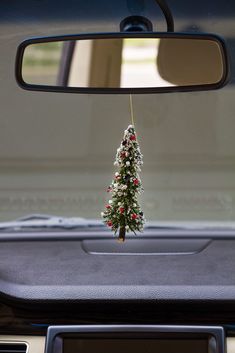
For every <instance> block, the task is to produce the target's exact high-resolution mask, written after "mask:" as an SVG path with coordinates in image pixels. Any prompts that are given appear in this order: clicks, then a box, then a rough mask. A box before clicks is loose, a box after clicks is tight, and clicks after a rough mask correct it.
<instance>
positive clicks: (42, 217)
mask: <svg viewBox="0 0 235 353" xmlns="http://www.w3.org/2000/svg"><path fill="white" fill-rule="evenodd" d="M44 228H52V229H53V228H61V229H76V228H79V229H81V228H88V229H89V228H93V229H97V228H101V229H102V230H103V229H107V230H108V228H107V227H106V225H105V224H104V223H103V221H101V220H99V219H86V218H82V217H59V216H53V215H47V214H30V215H27V216H24V217H22V218H18V219H16V220H13V221H9V222H0V231H1V230H4V229H13V230H21V229H44ZM144 229H145V230H184V231H187V230H195V231H196V230H198V231H200V230H204V231H205V230H235V222H205V221H202V222H199V221H197V222H187V221H186V222H183V221H178V222H177V221H168V222H167V221H149V222H147V223H146V224H145V226H144Z"/></svg>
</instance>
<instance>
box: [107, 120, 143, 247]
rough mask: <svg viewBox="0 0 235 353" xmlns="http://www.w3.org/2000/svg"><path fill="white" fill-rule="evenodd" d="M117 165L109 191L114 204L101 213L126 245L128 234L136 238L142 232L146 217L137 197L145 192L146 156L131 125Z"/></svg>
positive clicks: (119, 152)
mask: <svg viewBox="0 0 235 353" xmlns="http://www.w3.org/2000/svg"><path fill="white" fill-rule="evenodd" d="M114 164H115V165H116V166H118V167H119V170H118V172H117V173H116V174H115V177H114V179H113V181H112V183H111V185H110V186H109V188H108V190H109V192H111V193H112V200H110V201H109V205H107V206H106V210H105V211H104V212H102V217H103V219H104V222H105V223H106V224H107V225H108V226H109V227H112V229H113V230H114V232H115V234H116V233H117V232H119V237H118V239H119V241H124V240H125V235H126V233H127V232H133V233H134V234H136V231H137V232H141V231H143V227H144V223H145V218H144V214H143V212H142V211H141V208H140V205H139V203H138V195H139V194H141V192H142V191H143V188H142V183H141V180H140V177H139V172H140V171H141V169H140V168H141V166H142V165H143V156H142V154H141V152H140V147H139V143H138V142H137V139H136V133H135V129H134V127H133V126H132V125H130V126H128V128H127V130H125V132H124V136H123V139H122V142H121V145H120V147H119V148H118V149H117V154H116V160H115V163H114ZM137 218H138V222H137V221H136V219H137Z"/></svg>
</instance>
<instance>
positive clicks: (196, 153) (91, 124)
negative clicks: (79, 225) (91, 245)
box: [0, 0, 235, 223]
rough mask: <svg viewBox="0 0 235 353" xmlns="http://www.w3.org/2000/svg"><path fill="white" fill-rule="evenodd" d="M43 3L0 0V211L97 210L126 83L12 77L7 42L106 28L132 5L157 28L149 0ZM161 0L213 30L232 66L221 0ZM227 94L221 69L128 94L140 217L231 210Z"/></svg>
mask: <svg viewBox="0 0 235 353" xmlns="http://www.w3.org/2000/svg"><path fill="white" fill-rule="evenodd" d="M53 3H54V2H53V1H51V2H48V3H45V4H44V5H43V6H42V4H41V3H38V4H37V5H34V6H38V8H37V11H35V8H34V6H33V4H32V2H31V1H25V2H24V6H25V11H22V9H21V8H20V6H19V4H17V2H14V3H13V4H10V3H7V2H5V3H4V4H3V5H2V6H3V8H2V10H1V14H0V29H1V31H0V44H1V48H2V49H1V56H0V85H1V93H0V109H1V110H0V111H1V114H0V146H1V148H0V221H1V222H6V221H9V220H13V219H18V218H20V217H23V216H25V215H28V214H52V215H59V216H61V217H62V216H64V217H81V218H88V219H93V220H94V219H99V220H101V216H100V213H101V211H102V210H103V209H104V205H105V204H106V202H107V200H108V199H109V196H110V195H108V194H107V192H106V189H107V186H108V185H110V182H111V181H112V178H113V175H114V173H115V172H116V168H115V166H114V164H113V163H114V160H115V155H116V151H117V148H118V146H119V145H120V141H121V139H122V136H123V131H124V130H125V129H126V128H127V126H128V125H129V124H130V123H131V121H130V110H129V96H128V95H86V94H58V93H57V94H56V93H43V92H28V91H23V90H21V89H20V88H19V87H18V86H17V84H16V82H15V78H14V60H15V53H16V48H17V45H18V44H19V43H20V42H21V41H22V40H24V39H25V38H28V37H31V36H39V35H40V36H43V35H59V34H66V33H80V32H105V31H107V32H108V31H117V30H118V26H119V22H120V19H122V18H124V17H127V16H128V15H131V14H133V12H134V13H135V12H138V13H139V14H140V15H144V16H146V17H149V18H151V20H152V21H153V23H154V26H155V24H156V26H157V30H159V31H165V29H166V26H165V22H164V19H163V17H162V15H161V14H160V10H159V9H157V8H156V5H155V4H145V5H143V6H138V2H136V5H135V6H134V5H133V6H134V7H133V6H130V5H128V6H126V4H125V2H123V3H122V2H121V4H118V3H119V2H116V4H115V2H114V3H113V4H112V7H111V6H110V4H109V2H108V1H103V5H102V9H103V12H102V11H101V9H96V11H95V10H94V9H91V8H90V7H89V6H88V4H87V3H86V2H84V3H81V2H74V1H68V2H66V14H65V12H64V9H63V6H60V5H58V6H57V5H55V4H54V5H53ZM68 3H69V5H68ZM76 3H79V6H80V7H79V6H78V4H76ZM143 3H144V2H143ZM64 4H65V2H64ZM168 4H169V6H170V8H171V10H172V12H173V14H174V20H175V31H179V32H180V31H193V32H197V31H199V32H200V31H202V32H211V33H215V34H218V35H221V36H222V37H224V39H225V41H226V44H227V46H228V50H229V54H230V57H231V63H232V66H233V63H234V62H235V54H234V53H235V42H234V37H235V27H234V16H235V3H234V1H233V0H231V1H226V2H224V1H214V0H200V1H197V2H195V1H188V0H183V1H174V0H171V1H168ZM22 6H23V5H22ZM64 6H65V5H64ZM52 7H53V11H52ZM78 7H79V8H78ZM104 14H105V15H104ZM88 15H89V16H88ZM86 16H87V18H86ZM3 48H4V50H3ZM234 94H235V89H234V78H233V77H232V78H231V81H230V83H229V84H228V85H227V86H226V87H224V88H223V89H221V90H218V91H208V92H196V93H195V92H191V93H190V92H188V93H174V94H171V93H168V94H159V95H158V94H151V95H138V96H137V95H133V109H134V117H135V128H136V131H137V135H138V141H139V144H140V147H141V151H142V153H143V156H144V157H143V161H144V165H143V167H142V171H141V179H142V184H143V187H144V193H143V194H142V195H141V198H140V203H141V207H142V209H143V211H144V214H145V218H146V219H147V221H160V222H165V221H166V222H169V221H170V222H191V221H192V222H201V221H203V222H223V223H224V222H225V223H226V222H228V223H229V222H233V221H235V203H234V198H235V191H234V189H235V138H234V131H235V113H234V112H235V99H234Z"/></svg>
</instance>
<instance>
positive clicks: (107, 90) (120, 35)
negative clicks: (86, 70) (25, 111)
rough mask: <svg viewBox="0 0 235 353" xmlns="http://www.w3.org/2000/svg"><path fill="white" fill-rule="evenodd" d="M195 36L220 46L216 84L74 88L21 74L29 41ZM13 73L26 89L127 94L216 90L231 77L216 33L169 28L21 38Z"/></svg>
mask: <svg viewBox="0 0 235 353" xmlns="http://www.w3.org/2000/svg"><path fill="white" fill-rule="evenodd" d="M136 36H138V37H139V38H146V37H147V38H156V37H157V38H194V39H201V40H208V39H209V40H212V41H216V42H217V44H218V45H219V46H220V47H221V52H222V57H223V66H224V73H223V76H222V78H221V80H220V81H219V82H217V83H215V84H207V85H192V86H171V87H157V88H153V87H149V88H75V87H55V86H43V85H31V84H28V83H26V82H25V81H24V80H23V77H22V63H23V55H24V50H25V48H26V47H27V46H28V45H30V44H36V43H42V42H43V43H48V42H53V41H62V40H63V41H69V40H76V39H79V40H84V39H94V38H102V39H105V38H135V37H136ZM15 77H16V81H17V83H18V85H19V86H20V87H21V88H23V89H26V90H29V91H44V92H60V93H92V94H94V93H97V94H126V93H128V94H130V93H133V94H135V93H141V94H145V93H173V92H188V91H189V92H191V91H206V90H215V89H219V88H222V87H223V86H225V85H226V84H227V83H228V81H229V78H230V64H229V58H228V54H227V49H226V44H225V41H224V40H223V39H222V38H221V37H219V36H218V35H215V34H210V33H196V34H194V33H181V32H180V33H176V32H174V33H171V32H121V33H116V32H114V33H85V34H71V35H61V36H52V37H38V38H31V39H27V40H25V41H23V42H22V43H21V44H20V45H19V47H18V49H17V54H16V62H15Z"/></svg>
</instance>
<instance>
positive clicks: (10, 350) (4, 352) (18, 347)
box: [0, 343, 27, 353]
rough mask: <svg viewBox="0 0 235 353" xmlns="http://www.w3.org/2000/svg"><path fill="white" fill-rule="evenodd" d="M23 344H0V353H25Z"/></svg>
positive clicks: (25, 347) (25, 349) (25, 348)
mask: <svg viewBox="0 0 235 353" xmlns="http://www.w3.org/2000/svg"><path fill="white" fill-rule="evenodd" d="M26 351H27V345H26V344H25V343H0V353H26Z"/></svg>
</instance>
